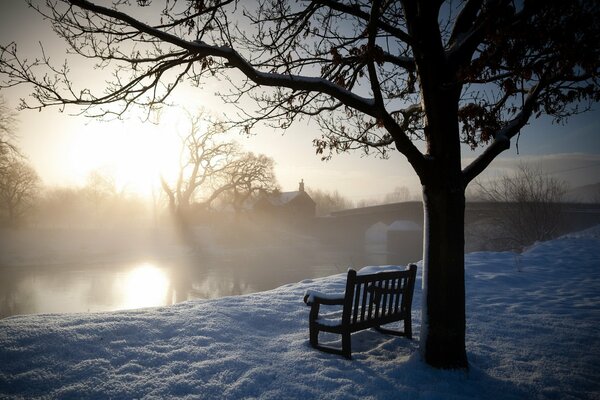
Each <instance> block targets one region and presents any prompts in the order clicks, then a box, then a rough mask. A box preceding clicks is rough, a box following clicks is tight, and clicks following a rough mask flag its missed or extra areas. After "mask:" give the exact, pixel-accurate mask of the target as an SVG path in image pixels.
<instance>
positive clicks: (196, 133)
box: [161, 113, 237, 223]
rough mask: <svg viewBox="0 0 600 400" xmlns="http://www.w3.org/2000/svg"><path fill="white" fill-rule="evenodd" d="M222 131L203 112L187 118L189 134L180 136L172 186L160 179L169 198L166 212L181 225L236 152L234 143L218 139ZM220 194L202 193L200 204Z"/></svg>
mask: <svg viewBox="0 0 600 400" xmlns="http://www.w3.org/2000/svg"><path fill="white" fill-rule="evenodd" d="M224 132H225V129H224V126H223V123H222V122H217V121H211V120H210V119H209V118H208V116H206V115H205V114H204V113H199V114H197V115H195V116H192V115H190V129H189V132H188V133H187V135H186V136H183V137H181V150H180V154H179V168H178V173H177V177H176V178H175V180H174V182H173V183H169V182H168V181H167V179H166V178H165V177H163V176H161V186H162V188H163V191H164V192H165V193H166V195H167V197H168V199H169V209H170V211H171V213H172V214H173V215H174V216H176V217H177V218H176V219H177V221H178V222H179V223H183V222H184V218H185V216H186V215H187V213H188V211H189V209H190V206H191V204H192V202H193V200H195V199H196V197H197V196H198V195H199V193H198V192H199V191H200V189H204V191H205V193H206V192H208V190H207V189H208V187H209V185H210V184H211V183H212V182H214V181H215V180H216V179H217V177H218V176H219V175H221V174H223V173H224V172H225V169H226V168H227V167H228V166H229V164H230V163H231V161H232V160H233V157H234V154H235V153H236V152H237V149H236V146H235V144H234V143H231V142H223V141H222V140H220V136H221V135H223V133H224ZM211 181H212V182H211ZM222 191H223V190H215V191H213V192H212V194H209V195H206V194H205V197H204V198H203V200H202V202H203V203H204V204H205V205H209V204H210V203H211V202H212V201H213V200H214V199H215V198H217V197H218V195H219V194H220V193H221V192H222ZM206 196H208V197H206Z"/></svg>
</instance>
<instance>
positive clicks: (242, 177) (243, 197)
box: [213, 152, 279, 214]
mask: <svg viewBox="0 0 600 400" xmlns="http://www.w3.org/2000/svg"><path fill="white" fill-rule="evenodd" d="M274 166H275V162H274V161H273V159H272V158H270V157H267V156H266V155H264V154H254V153H251V152H249V153H243V154H240V155H239V156H237V157H236V158H235V159H234V160H233V161H232V162H231V163H230V164H229V165H228V166H227V168H226V169H225V171H224V178H223V180H222V182H221V186H220V187H219V188H218V189H217V190H216V191H215V192H214V193H213V196H214V195H215V194H217V195H218V194H219V193H220V192H224V193H225V194H226V197H227V199H226V202H228V203H229V204H231V206H232V207H233V209H234V210H235V211H236V213H238V214H239V213H240V212H241V211H242V209H243V207H244V204H246V202H247V200H249V199H250V198H252V197H255V196H257V195H259V194H260V193H272V192H274V191H276V190H278V189H279V186H278V185H277V178H276V177H275V170H274Z"/></svg>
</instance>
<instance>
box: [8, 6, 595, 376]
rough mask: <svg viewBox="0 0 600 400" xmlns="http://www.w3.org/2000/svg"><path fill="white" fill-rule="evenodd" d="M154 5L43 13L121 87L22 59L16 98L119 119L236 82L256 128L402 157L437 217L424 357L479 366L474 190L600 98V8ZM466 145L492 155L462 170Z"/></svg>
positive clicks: (432, 227)
mask: <svg viewBox="0 0 600 400" xmlns="http://www.w3.org/2000/svg"><path fill="white" fill-rule="evenodd" d="M150 3H151V2H150V1H148V0H138V1H137V4H131V3H129V2H121V1H116V2H114V4H113V5H112V6H111V7H105V6H102V5H100V4H96V3H93V2H90V1H88V0H62V1H60V0H57V1H48V2H46V5H45V6H44V5H39V4H32V5H33V6H34V8H36V9H37V10H38V11H39V12H40V13H41V14H42V15H44V16H45V17H46V18H47V19H48V20H49V21H50V22H51V23H52V25H53V28H54V30H55V32H57V33H58V35H59V36H61V37H63V38H64V39H66V42H67V43H68V44H69V46H70V50H71V51H72V52H74V53H76V54H79V55H81V56H83V57H85V58H92V59H96V60H97V61H98V62H99V65H100V66H102V67H104V68H111V71H112V73H113V76H114V77H115V78H114V79H113V81H112V82H111V83H110V84H109V85H108V86H107V87H106V90H105V91H104V92H102V93H101V94H96V93H94V92H93V91H92V90H86V89H89V88H83V89H81V88H76V86H75V84H74V83H73V82H72V81H71V80H70V77H69V68H68V66H67V65H65V66H64V67H57V66H54V65H51V64H50V60H49V59H48V58H46V57H43V58H40V59H38V60H34V61H29V62H28V61H26V60H24V59H23V58H22V57H20V56H19V54H18V52H17V48H16V45H8V46H4V47H3V48H2V49H1V50H0V51H1V56H0V73H2V74H3V75H4V76H5V79H4V84H3V85H4V86H15V85H19V84H30V85H33V93H32V95H33V103H26V102H25V103H23V106H24V107H30V108H39V107H45V106H50V105H65V104H72V103H76V104H80V105H83V106H86V107H91V110H92V111H93V113H94V114H105V113H114V112H116V113H118V114H120V113H122V112H125V111H126V110H127V109H128V108H129V107H130V106H133V105H141V106H145V107H148V108H150V107H154V106H156V105H157V104H160V103H161V102H163V101H165V100H166V99H167V98H168V97H169V96H170V94H171V93H172V92H173V90H175V89H176V87H177V86H178V85H180V84H181V83H182V82H184V81H187V82H191V83H192V84H199V83H201V82H203V81H204V79H205V78H210V77H212V76H217V77H223V78H225V79H229V80H230V83H232V84H233V89H232V91H231V92H229V93H225V95H224V98H225V99H226V100H229V101H230V102H232V103H234V104H239V105H240V112H241V113H242V115H243V116H244V118H241V120H240V121H238V122H239V123H240V126H243V127H244V128H245V129H246V130H250V129H252V128H253V127H254V126H255V124H256V123H257V122H259V121H265V122H268V123H271V124H273V125H275V126H280V127H282V128H285V127H287V126H289V124H290V123H292V122H294V121H295V120H297V119H300V118H303V117H309V118H316V120H317V122H318V123H319V124H320V126H321V127H322V128H323V133H322V136H321V137H320V138H316V139H315V141H314V144H315V146H316V151H317V153H319V154H321V155H322V156H323V157H324V158H328V157H330V156H331V155H332V154H333V153H336V152H344V151H349V150H354V149H357V150H362V151H364V152H366V153H370V152H375V154H379V155H380V156H383V157H385V156H387V155H388V153H389V151H391V150H392V149H395V150H397V151H398V152H400V153H401V154H403V155H404V156H405V157H406V159H407V160H408V162H409V163H410V164H411V166H412V168H413V169H414V171H415V173H416V174H417V175H418V177H419V179H420V181H421V184H422V187H423V201H424V208H425V210H426V212H425V215H426V217H425V218H426V221H425V227H426V228H425V230H426V232H425V234H424V237H425V240H426V243H425V246H424V249H425V250H424V269H423V282H424V285H425V288H424V293H425V295H424V296H425V298H424V301H423V312H422V321H423V323H422V327H421V341H420V347H421V351H422V354H423V356H424V359H425V361H426V362H427V363H428V364H430V365H432V366H436V367H441V368H466V367H467V365H468V363H467V356H466V348H465V329H466V316H465V290H464V207H465V189H466V187H467V185H468V184H469V183H470V182H471V181H472V180H473V179H474V178H475V177H477V176H478V175H479V174H480V173H481V172H482V171H483V170H485V168H487V167H488V165H489V164H490V163H491V162H492V161H493V160H494V159H495V158H496V157H497V156H498V155H499V154H500V153H501V152H503V151H505V150H506V149H508V148H509V147H510V143H511V140H512V139H513V138H515V137H516V136H517V135H518V134H519V132H520V130H521V128H523V127H524V126H525V125H526V124H527V123H528V121H530V120H531V119H532V118H534V117H538V116H540V115H542V114H546V115H549V116H551V117H553V118H555V119H556V120H562V119H564V118H566V117H568V116H569V115H572V114H574V113H578V112H582V111H585V110H587V109H588V108H589V107H590V106H591V104H592V103H593V102H594V101H598V100H600V90H599V86H600V85H598V74H599V63H598V60H600V54H599V53H600V47H599V46H598V45H597V43H598V42H599V41H600V25H599V24H597V21H598V20H599V17H600V4H599V3H598V2H595V1H591V0H589V1H588V0H574V1H569V2H566V1H558V0H551V1H539V0H524V1H523V2H514V1H512V0H466V1H462V2H457V1H431V0H400V1H395V2H392V1H381V0H374V1H366V0H365V1H361V0H358V1H352V2H349V1H348V2H346V1H342V0H314V1H306V2H303V3H298V2H295V1H286V0H270V1H266V0H264V1H263V0H257V2H256V3H247V2H244V3H243V5H242V3H238V2H236V1H233V0H222V1H218V0H213V1H209V2H203V1H185V2H183V1H182V2H170V1H169V2H167V1H165V2H164V3H162V4H164V7H160V10H158V9H155V10H154V13H152V12H149V11H148V10H146V9H145V7H149V6H151V4H150ZM152 6H154V7H157V5H156V3H155V4H154V5H152ZM151 15H154V16H155V18H154V20H152V19H151V18H152V17H151ZM144 44H146V45H145V46H144ZM234 71H238V72H239V73H234ZM240 73H241V75H243V76H244V77H245V79H242V78H241V77H240ZM229 96H231V97H229ZM242 97H250V98H252V99H254V100H256V101H257V104H258V108H257V109H256V110H250V111H249V109H248V108H247V107H245V104H246V103H240V99H241V98H242ZM115 104H120V105H121V107H120V108H119V109H118V110H115V107H114V105H115ZM109 105H111V106H110V107H109ZM419 140H424V141H425V144H426V145H425V148H424V150H423V151H421V150H420V148H419V147H417V145H416V141H419ZM461 144H466V145H469V146H471V147H472V148H477V147H478V146H482V147H484V149H483V151H482V152H481V154H480V155H479V156H477V157H476V158H475V159H474V161H472V162H471V163H470V164H469V165H467V166H466V167H465V168H464V169H463V168H462V167H461Z"/></svg>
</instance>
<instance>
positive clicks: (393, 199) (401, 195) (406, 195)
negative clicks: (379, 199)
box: [383, 186, 410, 204]
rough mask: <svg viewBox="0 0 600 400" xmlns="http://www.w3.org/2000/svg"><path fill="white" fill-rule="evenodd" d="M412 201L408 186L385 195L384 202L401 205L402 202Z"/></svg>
mask: <svg viewBox="0 0 600 400" xmlns="http://www.w3.org/2000/svg"><path fill="white" fill-rule="evenodd" d="M409 199H410V191H409V190H408V188H407V187H406V186H396V188H394V191H393V192H392V193H388V194H386V195H385V199H384V200H383V202H384V203H385V204H389V203H400V202H402V201H408V200H409Z"/></svg>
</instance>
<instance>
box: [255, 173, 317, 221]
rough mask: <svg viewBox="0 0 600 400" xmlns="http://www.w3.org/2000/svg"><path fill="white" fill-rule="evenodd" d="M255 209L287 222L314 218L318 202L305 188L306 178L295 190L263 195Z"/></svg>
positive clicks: (259, 212)
mask: <svg viewBox="0 0 600 400" xmlns="http://www.w3.org/2000/svg"><path fill="white" fill-rule="evenodd" d="M253 209H254V211H255V212H256V213H258V214H260V215H262V216H267V217H271V218H275V219H278V220H282V221H287V222H298V221H306V220H307V219H312V218H314V217H315V215H316V209H317V204H316V203H315V202H314V200H313V199H312V198H311V197H310V195H309V194H308V193H306V191H305V190H304V180H301V181H300V183H299V185H298V190H297V191H294V192H275V193H269V194H265V195H263V196H261V197H260V198H259V199H258V200H257V201H256V202H255V203H254V207H253Z"/></svg>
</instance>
